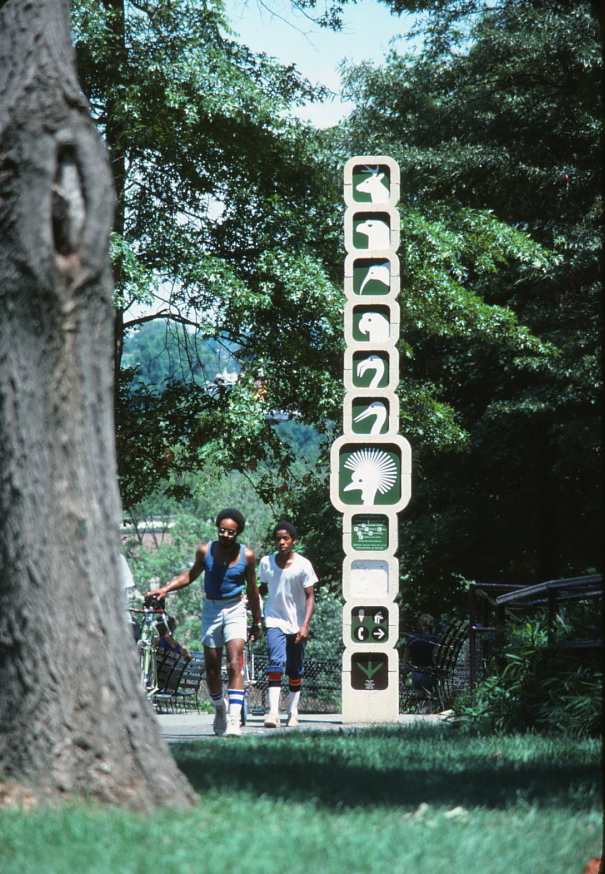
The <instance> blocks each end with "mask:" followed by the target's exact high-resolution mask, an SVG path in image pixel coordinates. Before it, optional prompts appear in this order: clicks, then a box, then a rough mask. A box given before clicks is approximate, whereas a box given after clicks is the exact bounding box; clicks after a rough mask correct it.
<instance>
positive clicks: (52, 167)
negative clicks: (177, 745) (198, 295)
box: [0, 0, 195, 809]
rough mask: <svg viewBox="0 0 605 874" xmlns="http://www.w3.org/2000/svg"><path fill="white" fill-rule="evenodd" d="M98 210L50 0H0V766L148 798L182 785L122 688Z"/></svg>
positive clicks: (143, 703) (97, 188)
mask: <svg viewBox="0 0 605 874" xmlns="http://www.w3.org/2000/svg"><path fill="white" fill-rule="evenodd" d="M112 208H113V194H112V186H111V174H110V171H109V166H108V161H107V156H106V153H105V150H104V148H103V147H102V145H101V143H100V141H99V137H98V135H97V132H96V130H95V128H94V125H93V124H92V122H91V120H90V117H89V114H88V110H87V105H86V102H85V100H84V98H83V97H82V94H81V92H80V89H79V87H78V82H77V78H76V74H75V68H74V59H73V52H72V47H71V41H70V33H69V10H68V4H67V0H0V307H1V309H0V682H1V686H0V762H1V768H2V778H3V779H4V780H6V781H8V785H13V784H14V785H15V786H17V787H20V791H23V789H25V790H26V791H29V792H31V793H32V794H33V795H34V796H35V798H38V799H41V800H43V801H53V800H57V799H60V798H62V797H66V796H73V795H78V796H85V797H92V798H95V799H100V800H103V801H107V802H114V803H129V804H131V805H132V806H135V807H138V808H141V809H150V808H151V807H153V806H154V805H156V804H167V803H170V804H176V805H189V804H192V803H194V799H195V796H194V793H193V790H192V789H191V788H190V786H189V784H188V782H187V781H186V780H185V778H184V776H183V775H182V774H181V773H180V772H179V771H178V769H177V767H176V765H175V763H174V761H173V759H172V757H171V755H170V752H169V749H168V746H167V745H166V744H165V742H164V741H163V739H162V737H161V732H160V730H159V727H158V725H157V721H156V719H155V717H154V715H153V711H152V709H151V706H150V704H149V703H148V701H147V700H146V698H145V696H144V694H143V692H142V690H140V688H139V685H138V672H137V656H136V650H135V647H134V644H133V641H132V634H131V632H130V630H129V628H128V626H127V622H126V610H125V597H124V592H123V590H122V588H121V584H120V575H119V563H118V562H119V545H120V544H119V528H118V525H119V522H120V516H121V511H120V502H119V494H118V487H117V477H116V462H115V439H114V428H113V414H112V375H113V367H112V355H113V308H112V297H111V294H112V281H111V275H110V269H109V261H108V237H109V231H110V226H111V219H112ZM4 790H5V792H6V786H5V787H4Z"/></svg>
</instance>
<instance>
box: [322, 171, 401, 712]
mask: <svg viewBox="0 0 605 874" xmlns="http://www.w3.org/2000/svg"><path fill="white" fill-rule="evenodd" d="M344 193H345V204H346V207H347V209H346V212H345V231H344V234H345V249H346V251H347V256H346V259H345V277H344V290H345V295H346V304H345V320H344V330H345V341H346V349H345V367H344V385H345V390H346V393H345V399H344V409H343V434H342V436H341V437H339V438H338V439H337V440H335V441H334V443H333V445H332V451H331V479H330V494H331V501H332V504H333V505H334V506H335V507H336V509H337V510H339V511H340V512H341V513H342V514H343V547H344V552H345V559H344V564H343V569H342V581H343V583H342V584H343V596H344V599H345V604H344V609H343V639H344V644H345V651H344V654H343V675H342V716H343V721H344V722H373V723H389V722H396V721H397V718H398V716H399V657H398V653H397V650H396V649H395V645H396V643H397V638H398V635H399V616H398V610H397V605H396V603H395V597H396V595H397V593H398V591H399V564H398V561H397V558H396V557H395V556H396V552H397V540H398V534H397V532H398V529H397V514H398V513H399V512H400V511H401V510H402V509H403V508H404V507H405V506H406V504H407V503H408V501H409V499H410V495H411V450H410V445H409V443H408V442H407V440H406V439H405V438H403V437H401V436H400V435H399V433H398V430H399V400H398V397H397V393H396V392H397V384H398V381H399V354H398V351H397V341H398V339H399V305H398V303H397V297H398V295H399V259H398V257H397V254H396V253H397V249H398V248H399V213H398V211H397V208H396V206H397V202H398V200H399V167H398V166H397V164H396V163H395V161H393V160H392V159H391V158H387V157H384V156H378V157H377V156H360V157H356V158H351V159H350V160H349V161H347V163H346V165H345V171H344Z"/></svg>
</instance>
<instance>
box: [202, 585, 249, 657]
mask: <svg viewBox="0 0 605 874" xmlns="http://www.w3.org/2000/svg"><path fill="white" fill-rule="evenodd" d="M247 636H248V614H247V612H246V602H245V601H244V600H243V599H242V598H241V597H240V595H237V596H236V597H235V598H229V600H225V601H213V600H212V598H206V599H205V600H204V604H203V606H202V646H209V647H211V648H212V649H218V648H219V647H221V646H223V645H224V644H225V643H227V641H228V640H245V639H246V637H247Z"/></svg>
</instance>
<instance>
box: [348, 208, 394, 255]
mask: <svg viewBox="0 0 605 874" xmlns="http://www.w3.org/2000/svg"><path fill="white" fill-rule="evenodd" d="M353 246H354V247H355V249H379V250H382V249H390V248H391V217H390V215H389V214H388V212H358V213H356V214H355V216H354V218H353Z"/></svg>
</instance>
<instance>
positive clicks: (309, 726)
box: [157, 713, 447, 743]
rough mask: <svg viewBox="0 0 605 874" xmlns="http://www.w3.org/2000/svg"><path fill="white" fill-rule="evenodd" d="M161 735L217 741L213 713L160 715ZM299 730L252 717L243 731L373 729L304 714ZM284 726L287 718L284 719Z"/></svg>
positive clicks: (414, 718)
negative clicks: (215, 739)
mask: <svg viewBox="0 0 605 874" xmlns="http://www.w3.org/2000/svg"><path fill="white" fill-rule="evenodd" d="M157 718H158V721H159V723H160V726H161V729H162V734H163V735H164V737H165V738H166V740H167V741H168V743H181V742H184V741H193V740H202V739H204V738H210V737H211V738H214V736H215V735H214V731H213V730H212V723H213V720H214V714H211V713H176V714H172V713H161V714H158V715H157ZM446 718H447V716H446V714H438V713H433V714H430V715H420V714H416V713H405V714H401V715H400V716H399V719H398V724H399V725H412V724H413V723H415V722H424V723H426V722H433V723H434V722H441V721H442V720H443V719H446ZM299 720H300V725H299V727H298V728H286V727H285V725H282V727H281V728H265V727H264V724H263V722H264V716H254V715H253V716H250V717H249V719H248V721H247V723H246V725H245V726H243V728H242V736H245V735H269V734H276V733H278V732H279V733H280V734H283V733H286V734H290V733H292V732H295V731H349V730H351V729H353V728H371V725H368V724H367V723H364V724H361V723H343V721H342V716H341V714H340V713H303V714H301V716H300V717H299ZM282 721H283V722H284V723H285V715H283V716H282Z"/></svg>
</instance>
